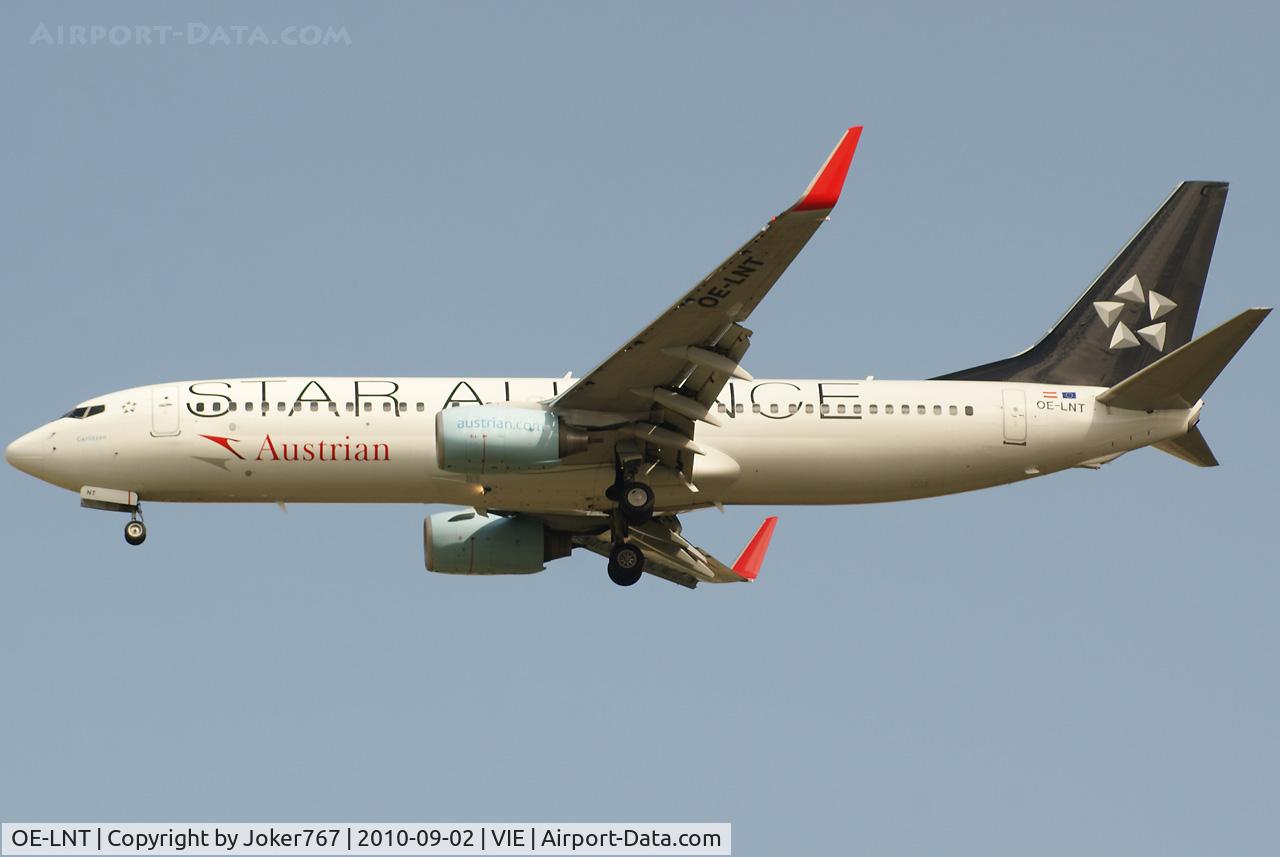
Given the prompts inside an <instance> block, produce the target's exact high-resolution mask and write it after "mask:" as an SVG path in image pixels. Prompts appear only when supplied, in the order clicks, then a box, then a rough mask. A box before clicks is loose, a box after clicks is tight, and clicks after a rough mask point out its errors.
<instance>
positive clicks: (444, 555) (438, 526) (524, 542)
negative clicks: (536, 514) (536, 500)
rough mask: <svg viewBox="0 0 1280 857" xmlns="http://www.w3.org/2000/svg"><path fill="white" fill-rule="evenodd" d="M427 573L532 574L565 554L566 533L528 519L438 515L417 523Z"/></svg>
mask: <svg viewBox="0 0 1280 857" xmlns="http://www.w3.org/2000/svg"><path fill="white" fill-rule="evenodd" d="M422 543H423V547H424V549H425V550H426V554H427V571H437V572H440V573H441V574H532V573H533V572H535V571H542V569H543V568H544V566H543V563H545V562H549V561H550V560H553V559H559V558H560V557H565V556H568V555H569V552H570V551H571V550H572V549H573V543H572V541H571V539H570V536H569V534H568V533H562V532H558V531H556V530H550V529H548V528H547V526H546V525H545V524H543V523H542V522H541V521H535V520H533V519H531V518H523V517H519V516H516V517H511V518H499V517H496V516H494V517H489V518H485V517H483V516H481V515H479V514H477V513H475V512H440V513H437V514H435V515H430V516H428V517H427V518H426V520H424V521H423V522H422Z"/></svg>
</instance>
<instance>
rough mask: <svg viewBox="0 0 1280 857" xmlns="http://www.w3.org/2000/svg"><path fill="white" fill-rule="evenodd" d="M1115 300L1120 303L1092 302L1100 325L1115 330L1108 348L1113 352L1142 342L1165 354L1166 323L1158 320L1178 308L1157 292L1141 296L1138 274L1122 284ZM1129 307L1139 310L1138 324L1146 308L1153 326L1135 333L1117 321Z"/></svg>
mask: <svg viewBox="0 0 1280 857" xmlns="http://www.w3.org/2000/svg"><path fill="white" fill-rule="evenodd" d="M1115 297H1117V298H1119V300H1113V301H1094V302H1093V308H1094V309H1095V310H1097V311H1098V318H1100V319H1102V323H1103V324H1105V325H1106V326H1107V327H1108V328H1111V327H1112V326H1114V327H1115V332H1114V333H1112V334H1111V344H1110V345H1109V346H1108V347H1109V348H1112V349H1115V350H1119V349H1121V348H1136V347H1137V346H1138V345H1140V344H1141V343H1142V342H1145V343H1147V344H1148V345H1150V346H1151V347H1152V348H1154V349H1155V350H1156V351H1164V340H1165V334H1166V333H1167V331H1166V329H1165V323H1164V322H1163V321H1158V320H1159V319H1160V318H1163V317H1164V316H1166V315H1168V314H1169V313H1170V312H1172V311H1173V310H1175V309H1177V308H1178V305H1177V304H1176V303H1174V302H1173V301H1172V300H1170V299H1169V298H1166V297H1165V296H1164V295H1162V294H1160V293H1159V292H1156V291H1147V292H1146V293H1145V294H1144V293H1143V290H1142V281H1141V280H1139V279H1138V275H1137V274H1134V275H1133V276H1132V277H1130V278H1129V279H1127V280H1125V281H1124V285H1123V286H1121V287H1120V288H1118V289H1116V293H1115ZM1131 305H1136V306H1137V307H1138V308H1139V310H1138V314H1139V320H1141V316H1142V308H1143V307H1144V306H1145V307H1146V308H1147V309H1148V312H1149V313H1150V316H1151V322H1152V323H1151V324H1148V325H1147V326H1146V327H1140V328H1138V329H1137V330H1136V331H1134V330H1130V329H1129V325H1127V324H1125V323H1124V322H1123V321H1120V316H1121V315H1123V314H1124V311H1125V308H1126V307H1127V306H1131Z"/></svg>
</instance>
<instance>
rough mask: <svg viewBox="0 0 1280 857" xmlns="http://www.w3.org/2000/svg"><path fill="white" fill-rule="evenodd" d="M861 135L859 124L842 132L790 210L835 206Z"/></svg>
mask: <svg viewBox="0 0 1280 857" xmlns="http://www.w3.org/2000/svg"><path fill="white" fill-rule="evenodd" d="M861 136H862V126H861V125H856V126H854V127H853V128H850V129H849V130H848V131H845V132H844V136H843V137H841V138H840V142H839V143H837V144H836V147H835V149H833V150H832V151H831V154H830V155H829V156H828V157H827V160H826V162H825V163H824V164H823V165H822V169H820V170H818V174H817V175H816V176H814V177H813V181H811V182H809V186H808V187H807V188H805V190H804V194H802V195H801V197H800V201H799V202H797V203H796V204H795V205H793V206H791V210H792V211H820V210H823V209H829V208H835V207H836V200H838V199H840V189H841V188H843V187H844V178H845V176H847V175H848V174H849V164H851V163H852V162H853V150H854V149H856V148H858V138H859V137H861Z"/></svg>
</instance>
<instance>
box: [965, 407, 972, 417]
mask: <svg viewBox="0 0 1280 857" xmlns="http://www.w3.org/2000/svg"><path fill="white" fill-rule="evenodd" d="M964 415H965V416H966V417H971V416H973V405H965V406H964Z"/></svg>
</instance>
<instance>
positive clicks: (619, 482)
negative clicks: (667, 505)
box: [605, 461, 654, 586]
mask: <svg viewBox="0 0 1280 857" xmlns="http://www.w3.org/2000/svg"><path fill="white" fill-rule="evenodd" d="M634 475H635V471H634V468H633V467H629V466H627V465H626V464H625V463H624V462H622V461H619V463H618V475H617V478H616V479H615V480H614V483H613V485H611V486H610V487H609V490H607V491H606V492H605V496H606V497H608V498H609V499H610V500H612V501H614V502H615V503H616V504H617V505H616V506H615V507H614V509H613V528H612V529H613V549H612V550H610V551H609V579H610V580H612V581H613V582H614V583H616V584H618V585H619V586H634V585H635V584H636V583H637V582H638V581H639V580H640V577H641V575H643V574H644V551H642V550H640V548H639V547H638V546H636V545H635V544H633V543H631V542H629V541H627V536H628V531H629V530H630V528H631V527H638V526H641V525H643V524H647V523H648V522H649V520H650V519H651V518H652V517H653V502H654V494H653V489H652V488H650V487H649V486H648V485H646V484H645V483H643V482H640V481H639V480H637V479H635V478H634Z"/></svg>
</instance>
